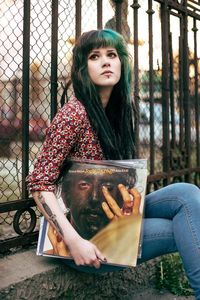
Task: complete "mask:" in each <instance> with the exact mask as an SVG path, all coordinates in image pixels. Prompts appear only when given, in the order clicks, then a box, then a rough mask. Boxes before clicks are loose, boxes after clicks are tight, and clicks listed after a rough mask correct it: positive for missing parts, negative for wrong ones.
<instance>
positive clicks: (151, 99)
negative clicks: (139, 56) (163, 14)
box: [147, 0, 155, 174]
mask: <svg viewBox="0 0 200 300" xmlns="http://www.w3.org/2000/svg"><path fill="white" fill-rule="evenodd" d="M154 13H155V11H154V10H153V8H152V0H148V10H147V14H148V25H149V103H150V174H154V171H155V148H154V88H153V83H154V80H153V77H154V75H153V14H154Z"/></svg>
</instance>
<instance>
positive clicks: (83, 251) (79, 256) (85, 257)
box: [48, 225, 106, 268]
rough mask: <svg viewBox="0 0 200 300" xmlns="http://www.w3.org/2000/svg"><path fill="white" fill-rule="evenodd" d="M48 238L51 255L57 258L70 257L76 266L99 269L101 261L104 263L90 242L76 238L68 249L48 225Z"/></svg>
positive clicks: (102, 257) (101, 256) (99, 253)
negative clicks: (51, 247) (57, 256)
mask: <svg viewBox="0 0 200 300" xmlns="http://www.w3.org/2000/svg"><path fill="white" fill-rule="evenodd" d="M48 238H49V240H50V242H51V244H52V246H53V254H54V255H59V256H72V257H73V259H74V261H75V263H76V265H78V266H80V265H81V266H84V265H88V266H94V267H95V268H99V267H100V265H101V261H106V259H105V257H104V256H103V255H102V253H101V252H100V251H99V250H98V248H97V247H96V246H95V245H94V244H92V243H91V242H89V241H87V240H84V239H83V238H81V237H78V238H77V237H76V239H75V240H73V241H71V243H70V247H69V249H68V248H67V246H66V245H65V243H64V241H63V239H62V238H60V237H59V235H58V234H57V232H56V230H55V229H54V228H53V227H52V226H51V225H49V229H48Z"/></svg>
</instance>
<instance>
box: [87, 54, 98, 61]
mask: <svg viewBox="0 0 200 300" xmlns="http://www.w3.org/2000/svg"><path fill="white" fill-rule="evenodd" d="M97 58H98V55H97V54H92V55H90V56H89V59H91V60H96V59H97Z"/></svg>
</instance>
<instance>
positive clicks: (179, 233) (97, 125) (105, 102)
mask: <svg viewBox="0 0 200 300" xmlns="http://www.w3.org/2000/svg"><path fill="white" fill-rule="evenodd" d="M71 77H72V83H73V89H74V97H73V98H72V99H71V100H70V101H69V102H68V103H67V104H65V105H64V106H63V107H62V108H61V109H60V110H59V112H58V113H57V115H56V116H55V118H54V120H53V122H52V124H51V125H50V127H49V129H48V131H47V135H46V140H45V142H44V146H43V150H42V152H41V154H40V155H39V157H38V160H37V163H36V165H35V168H34V171H33V172H32V174H31V175H30V176H29V177H28V186H29V189H30V191H31V192H32V194H33V197H34V199H35V201H36V203H37V205H38V207H39V209H40V210H41V212H42V213H43V214H44V216H45V217H46V218H47V220H48V221H49V222H50V223H51V225H52V226H53V227H54V228H55V229H56V231H57V233H58V234H59V235H60V236H61V237H62V238H63V240H64V242H65V244H66V245H67V247H68V249H69V251H70V253H71V255H72V257H73V259H74V262H75V264H76V265H77V266H94V267H95V268H100V265H101V261H104V260H105V259H106V258H105V257H104V256H103V253H101V252H100V251H99V250H98V249H97V247H96V246H95V245H93V244H92V243H90V242H89V241H87V240H85V239H83V238H82V237H81V236H80V235H79V234H78V233H77V232H76V231H75V229H74V228H73V227H72V226H71V224H70V223H69V221H68V220H67V219H66V217H65V216H64V214H63V212H62V211H61V209H60V208H59V205H58V203H57V200H56V196H55V194H54V191H55V188H56V181H57V179H58V177H59V174H60V171H61V168H62V165H63V163H64V161H66V159H70V158H82V159H92V160H94V159H95V160H102V159H130V158H134V133H133V121H132V117H133V107H132V104H131V93H130V92H131V67H130V61H129V55H128V52H127V48H126V45H125V42H124V40H123V38H122V36H121V35H120V34H118V33H116V32H114V31H112V30H109V29H104V30H93V31H90V32H87V33H84V34H83V35H82V36H81V37H80V38H79V40H78V41H77V43H76V45H75V47H74V50H73V65H72V74H71ZM142 247H143V249H142V258H141V260H140V262H142V261H146V260H148V259H151V258H154V257H156V256H159V255H162V254H166V253H171V252H175V251H179V253H180V255H181V257H182V260H183V264H184V267H185V271H186V274H187V276H188V278H189V281H190V284H191V286H192V288H193V289H194V291H195V293H196V297H197V299H200V190H199V188H198V187H196V186H194V185H192V184H187V183H178V184H172V185H169V186H167V187H165V188H162V189H160V190H158V191H155V192H153V193H151V194H149V195H147V196H146V208H145V221H144V236H143V246H142ZM82 268H83V267H82ZM101 268H102V267H101ZM101 268H100V270H101Z"/></svg>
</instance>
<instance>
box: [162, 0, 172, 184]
mask: <svg viewBox="0 0 200 300" xmlns="http://www.w3.org/2000/svg"><path fill="white" fill-rule="evenodd" d="M167 2H168V1H165V3H164V4H162V5H161V29H162V108H163V109H162V121H163V150H162V151H163V171H164V172H167V171H169V169H170V164H169V162H170V145H169V42H168V38H169V14H168V9H167ZM167 183H168V182H167Z"/></svg>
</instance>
